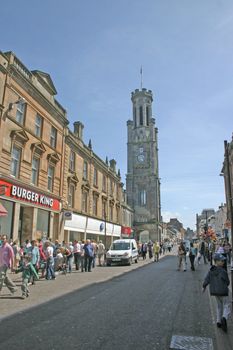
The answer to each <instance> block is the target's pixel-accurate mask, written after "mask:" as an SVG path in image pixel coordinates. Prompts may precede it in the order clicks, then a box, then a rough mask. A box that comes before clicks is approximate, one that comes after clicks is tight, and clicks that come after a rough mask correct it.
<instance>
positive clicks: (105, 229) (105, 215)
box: [104, 208, 107, 266]
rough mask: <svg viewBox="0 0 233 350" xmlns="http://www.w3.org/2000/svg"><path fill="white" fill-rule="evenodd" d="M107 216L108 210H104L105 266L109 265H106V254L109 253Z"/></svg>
mask: <svg viewBox="0 0 233 350" xmlns="http://www.w3.org/2000/svg"><path fill="white" fill-rule="evenodd" d="M106 226H107V214H106V208H104V266H106V265H107V263H106V253H107V248H106V244H107V227H106Z"/></svg>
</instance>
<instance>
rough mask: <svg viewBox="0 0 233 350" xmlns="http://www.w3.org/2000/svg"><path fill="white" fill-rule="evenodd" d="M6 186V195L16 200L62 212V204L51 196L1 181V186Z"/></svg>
mask: <svg viewBox="0 0 233 350" xmlns="http://www.w3.org/2000/svg"><path fill="white" fill-rule="evenodd" d="M1 185H5V186H6V188H7V189H6V192H5V195H6V196H8V197H11V198H15V199H17V200H20V201H24V202H28V203H32V204H35V205H39V206H42V207H44V208H49V209H52V210H60V202H59V201H58V200H57V199H54V198H52V197H50V196H46V195H44V194H42V193H38V192H35V191H32V190H29V189H27V188H24V187H21V186H17V185H13V184H11V183H8V182H5V181H1V180H0V186H1Z"/></svg>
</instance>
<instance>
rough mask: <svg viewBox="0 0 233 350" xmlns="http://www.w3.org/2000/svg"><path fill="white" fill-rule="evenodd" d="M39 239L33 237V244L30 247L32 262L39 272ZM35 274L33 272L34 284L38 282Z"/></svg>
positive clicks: (29, 254) (32, 279)
mask: <svg viewBox="0 0 233 350" xmlns="http://www.w3.org/2000/svg"><path fill="white" fill-rule="evenodd" d="M37 243H38V242H37V240H35V239H33V240H32V241H31V246H30V247H29V248H28V254H27V255H28V256H29V257H30V258H31V264H32V265H33V267H34V269H35V270H36V273H37V274H38V271H39V267H40V252H39V248H38V246H37ZM36 279H37V278H35V274H32V276H31V281H30V282H32V284H36Z"/></svg>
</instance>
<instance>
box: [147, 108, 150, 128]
mask: <svg viewBox="0 0 233 350" xmlns="http://www.w3.org/2000/svg"><path fill="white" fill-rule="evenodd" d="M149 113H150V110H149V106H146V125H147V126H149Z"/></svg>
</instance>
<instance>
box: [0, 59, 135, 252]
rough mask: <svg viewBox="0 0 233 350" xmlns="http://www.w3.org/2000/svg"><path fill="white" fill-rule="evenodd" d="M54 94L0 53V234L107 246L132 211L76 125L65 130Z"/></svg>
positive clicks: (41, 75) (42, 79)
mask: <svg viewBox="0 0 233 350" xmlns="http://www.w3.org/2000/svg"><path fill="white" fill-rule="evenodd" d="M56 93H57V92H56V88H55V86H54V84H53V81H52V79H51V77H50V76H49V74H47V73H45V72H41V71H38V70H35V71H30V70H29V69H28V68H27V67H26V66H25V65H24V64H23V63H22V62H21V61H20V60H19V59H18V57H16V55H15V54H14V53H12V52H6V53H2V52H0V210H3V212H4V213H7V215H5V216H1V215H0V233H3V232H4V233H6V234H8V236H9V237H10V238H12V239H13V240H16V239H18V240H19V242H23V241H25V240H26V239H32V238H43V237H51V239H53V240H55V239H59V240H60V241H62V240H66V241H68V240H73V239H79V240H82V239H86V238H90V239H95V240H99V239H102V240H103V241H104V242H106V245H107V246H109V245H110V243H111V242H112V240H113V239H114V238H119V237H120V236H121V230H122V226H124V225H125V223H126V222H124V220H123V218H125V217H129V216H130V215H131V214H132V209H130V208H129V207H128V206H127V204H126V203H125V196H124V190H123V184H122V182H121V176H120V171H119V170H118V171H117V170H116V161H115V160H114V159H112V160H110V162H108V161H107V159H106V161H103V160H102V159H100V158H99V157H98V156H97V155H96V154H95V153H94V152H93V150H92V145H91V141H90V142H89V144H88V145H86V144H85V143H84V141H83V124H82V123H81V122H76V123H74V130H73V131H71V130H70V129H69V128H68V124H69V121H68V119H67V113H66V110H65V109H64V108H63V107H62V106H61V105H60V104H59V102H58V101H57V100H56V99H55V95H56ZM128 223H129V221H127V224H128Z"/></svg>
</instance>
